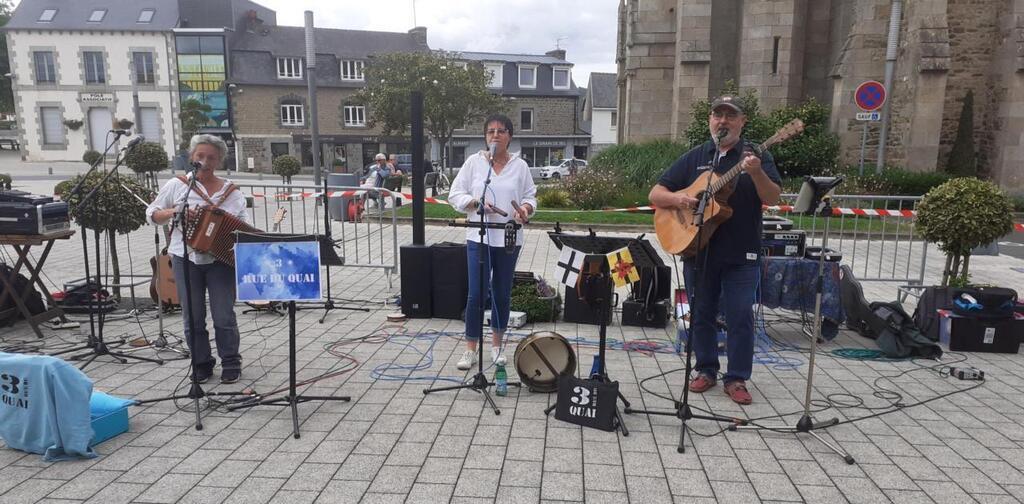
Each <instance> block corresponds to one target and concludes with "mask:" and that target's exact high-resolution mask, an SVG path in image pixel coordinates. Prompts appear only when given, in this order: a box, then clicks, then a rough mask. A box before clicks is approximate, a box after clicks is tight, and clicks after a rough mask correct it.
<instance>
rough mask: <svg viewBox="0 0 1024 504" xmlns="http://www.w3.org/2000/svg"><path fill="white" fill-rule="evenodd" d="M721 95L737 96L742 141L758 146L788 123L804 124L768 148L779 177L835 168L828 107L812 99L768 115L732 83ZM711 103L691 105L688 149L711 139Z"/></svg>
mask: <svg viewBox="0 0 1024 504" xmlns="http://www.w3.org/2000/svg"><path fill="white" fill-rule="evenodd" d="M722 94H732V95H737V96H739V97H740V104H741V106H742V107H743V110H744V111H745V112H746V116H747V124H746V126H744V127H743V138H745V139H746V140H748V141H750V142H755V143H760V142H763V141H765V140H767V139H768V138H769V137H771V136H772V135H773V134H774V133H775V132H776V131H777V130H778V129H779V128H781V127H783V126H785V125H786V123H788V122H789V121H791V120H793V119H796V118H799V119H801V120H802V121H803V122H804V132H803V133H802V134H800V135H797V136H795V137H793V138H791V139H789V140H787V141H785V142H783V143H780V144H777V145H775V146H773V147H772V148H771V153H772V157H773V158H774V159H775V164H776V166H778V168H779V172H780V175H782V176H783V177H801V176H803V175H812V174H820V173H822V172H826V171H831V170H833V169H834V168H835V167H836V160H837V159H838V157H839V137H838V136H837V135H836V134H834V133H832V132H830V131H829V128H828V119H829V113H830V111H829V108H828V107H826V106H825V105H823V104H821V103H819V102H817V101H816V100H814V99H813V98H812V99H810V100H808V101H806V102H804V103H801V104H799V105H796V106H788V107H781V108H779V109H777V110H775V111H773V112H771V113H769V114H762V113H761V107H760V104H759V103H758V98H757V93H755V92H754V91H753V90H751V89H748V90H746V91H745V92H743V93H742V94H741V93H740V92H739V89H738V88H737V87H736V83H735V82H733V81H727V82H726V84H725V88H724V89H723V90H722ZM710 114H711V102H710V101H705V100H700V101H698V102H696V103H694V105H693V109H692V111H691V120H690V125H689V126H688V127H687V128H686V130H685V131H684V132H683V139H682V140H683V143H685V144H687V145H688V146H689V148H693V147H696V146H697V145H700V144H702V143H704V142H706V141H708V140H709V139H710V138H711V133H710V132H709V131H708V116H709V115H710Z"/></svg>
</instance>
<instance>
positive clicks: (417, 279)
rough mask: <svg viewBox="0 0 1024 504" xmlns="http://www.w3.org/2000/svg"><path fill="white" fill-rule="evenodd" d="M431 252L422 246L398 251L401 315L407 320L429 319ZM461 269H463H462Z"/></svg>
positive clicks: (431, 278) (406, 246)
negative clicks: (400, 277)
mask: <svg viewBox="0 0 1024 504" xmlns="http://www.w3.org/2000/svg"><path fill="white" fill-rule="evenodd" d="M431 257H432V254H431V250H430V247H427V246H424V245H404V246H402V247H401V249H399V258H400V261H401V268H402V314H404V315H405V316H406V317H409V318H430V314H431V311H430V308H431V306H430V285H431V283H432V281H433V275H432V274H431V266H432V264H431V263H432V261H431ZM462 269H465V267H463V268H462Z"/></svg>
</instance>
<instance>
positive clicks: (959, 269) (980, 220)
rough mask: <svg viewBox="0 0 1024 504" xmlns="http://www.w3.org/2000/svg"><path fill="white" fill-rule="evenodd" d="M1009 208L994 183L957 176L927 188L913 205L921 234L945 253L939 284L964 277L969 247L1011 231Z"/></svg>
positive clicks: (1007, 199)
mask: <svg viewBox="0 0 1024 504" xmlns="http://www.w3.org/2000/svg"><path fill="white" fill-rule="evenodd" d="M1012 211H1013V207H1012V205H1011V204H1010V200H1009V198H1007V197H1006V195H1005V194H1003V192H1002V191H1000V190H999V188H998V187H996V186H995V185H994V184H992V183H990V182H985V181H982V180H978V179H974V178H957V179H953V180H950V181H949V182H946V183H944V184H942V185H940V186H938V187H935V188H933V189H932V190H930V191H928V194H926V195H925V196H924V198H923V199H922V200H921V202H920V203H918V205H917V227H918V228H919V229H920V230H921V235H922V236H924V238H925V239H926V240H928V241H929V242H932V243H937V244H938V245H939V249H940V250H942V251H943V252H945V253H946V267H945V268H944V269H943V272H942V285H943V286H945V285H949V282H950V280H951V279H954V278H956V279H960V280H959V281H960V283H962V282H963V279H965V278H967V275H968V274H969V271H968V268H969V266H970V261H971V249H973V248H975V247H978V246H981V245H985V244H987V243H989V242H992V241H994V240H996V239H998V238H999V237H1001V236H1003V235H1005V234H1007V233H1009V232H1010V231H1012V230H1013V218H1012V216H1011V212H1012Z"/></svg>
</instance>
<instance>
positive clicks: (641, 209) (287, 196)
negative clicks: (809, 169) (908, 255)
mask: <svg viewBox="0 0 1024 504" xmlns="http://www.w3.org/2000/svg"><path fill="white" fill-rule="evenodd" d="M368 192H371V191H369V190H367V189H353V190H348V191H332V192H328V193H327V197H329V198H351V197H353V196H361V195H363V194H366V193H368ZM323 194H324V193H323V192H293V193H275V194H272V195H271V196H270V197H271V198H273V199H274V200H276V201H290V200H298V199H304V198H320V197H322V196H323ZM391 194H393V195H394V196H397V197H400V198H402V199H404V200H407V201H412V199H413V197H412V194H410V193H397V192H393V193H391ZM252 196H253V197H255V198H266V197H267V194H265V193H252ZM423 201H424V202H425V203H430V204H434V205H447V204H448V201H447V200H443V199H438V198H430V197H425V198H423ZM762 209H763V210H764V211H769V212H778V213H790V212H792V211H793V206H791V205H772V206H769V205H765V206H763V207H762ZM537 211H538V212H544V213H578V212H626V213H651V212H654V207H652V206H650V205H646V206H636V207H626V208H603V209H600V210H565V209H557V210H553V209H538V210H537ZM832 215H859V216H862V217H907V218H909V217H917V211H915V210H887V209H884V208H833V209H832ZM1013 230H1014V231H1016V232H1019V233H1024V224H1016V223H1015V224H1014V225H1013Z"/></svg>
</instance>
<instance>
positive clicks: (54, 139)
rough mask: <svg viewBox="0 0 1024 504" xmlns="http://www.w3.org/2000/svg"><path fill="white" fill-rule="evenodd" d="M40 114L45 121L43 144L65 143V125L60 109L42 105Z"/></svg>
mask: <svg viewBox="0 0 1024 504" xmlns="http://www.w3.org/2000/svg"><path fill="white" fill-rule="evenodd" d="M39 116H40V117H41V119H42V121H43V144H44V145H64V125H63V124H61V120H60V109H59V108H57V107H41V108H40V109H39Z"/></svg>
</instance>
